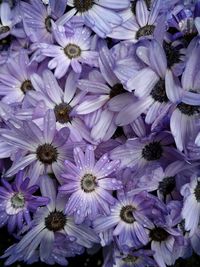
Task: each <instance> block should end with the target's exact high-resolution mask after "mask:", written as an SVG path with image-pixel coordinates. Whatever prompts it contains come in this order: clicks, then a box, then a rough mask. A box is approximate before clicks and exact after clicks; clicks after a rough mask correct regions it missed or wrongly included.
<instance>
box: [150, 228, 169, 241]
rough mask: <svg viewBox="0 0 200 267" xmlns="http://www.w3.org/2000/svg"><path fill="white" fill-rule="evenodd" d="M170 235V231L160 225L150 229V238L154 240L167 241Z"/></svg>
mask: <svg viewBox="0 0 200 267" xmlns="http://www.w3.org/2000/svg"><path fill="white" fill-rule="evenodd" d="M168 236H169V233H168V232H167V231H165V229H163V228H161V227H158V228H154V229H152V230H151V231H150V238H151V239H152V240H154V241H158V242H161V241H165V240H166V239H167V238H168Z"/></svg>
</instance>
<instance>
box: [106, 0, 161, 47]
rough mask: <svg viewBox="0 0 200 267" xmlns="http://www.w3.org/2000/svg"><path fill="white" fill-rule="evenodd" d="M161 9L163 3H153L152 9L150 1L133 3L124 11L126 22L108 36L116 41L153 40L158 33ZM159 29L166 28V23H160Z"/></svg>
mask: <svg viewBox="0 0 200 267" xmlns="http://www.w3.org/2000/svg"><path fill="white" fill-rule="evenodd" d="M160 8H161V1H157V0H155V1H153V4H152V5H151V7H150V6H149V3H148V1H145V0H138V1H135V0H133V1H131V5H130V7H129V9H127V10H126V11H124V12H123V11H122V15H121V16H122V17H123V18H124V22H123V23H122V24H121V25H119V26H117V27H115V28H114V29H113V31H112V33H111V34H109V35H108V36H109V37H111V38H114V39H120V40H129V41H131V42H134V43H136V42H138V40H140V39H144V38H152V37H153V36H154V35H155V32H156V26H157V23H158V19H159V17H158V15H159V11H160ZM158 25H159V27H160V28H161V29H162V28H163V27H164V22H163V21H159V23H158Z"/></svg>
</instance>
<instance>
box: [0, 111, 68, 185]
mask: <svg viewBox="0 0 200 267" xmlns="http://www.w3.org/2000/svg"><path fill="white" fill-rule="evenodd" d="M68 137H69V129H68V128H63V129H61V130H60V131H56V119H55V115H54V113H53V111H51V110H49V111H47V113H46V115H45V117H44V121H43V129H42V130H41V129H40V128H39V127H38V126H37V124H36V123H34V122H32V121H29V122H23V126H22V127H21V128H19V129H17V128H15V127H13V128H12V129H11V130H9V129H7V130H6V129H4V130H3V131H2V133H1V138H2V139H3V140H4V141H6V142H7V143H8V144H11V145H13V146H15V147H16V148H18V150H19V149H20V150H21V153H19V156H20V160H19V158H17V159H16V160H15V161H14V162H13V164H12V166H11V167H10V168H9V170H7V172H6V174H5V176H6V177H10V176H12V175H14V174H15V173H17V172H18V171H19V170H21V169H24V168H25V167H27V166H29V175H30V177H31V181H30V183H31V184H32V185H33V184H35V183H37V181H38V178H39V176H40V175H41V174H43V173H48V172H53V173H54V174H55V175H56V177H57V178H58V179H59V175H60V172H61V170H62V164H63V162H64V160H65V159H67V158H69V159H71V157H72V146H71V145H70V144H69V143H67V139H68Z"/></svg>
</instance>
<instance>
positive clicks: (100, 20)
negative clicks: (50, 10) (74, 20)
mask: <svg viewBox="0 0 200 267" xmlns="http://www.w3.org/2000/svg"><path fill="white" fill-rule="evenodd" d="M67 4H68V5H69V6H70V7H73V8H72V9H71V10H70V11H69V12H67V13H66V14H65V15H63V16H62V17H61V18H60V20H59V23H60V24H65V23H66V22H67V21H68V20H69V18H71V17H72V16H74V15H77V16H78V17H79V16H80V17H81V18H82V19H83V21H84V23H85V25H87V26H88V27H90V28H91V29H92V30H93V31H94V32H95V33H97V34H98V35H99V36H100V37H102V38H105V37H106V35H107V34H109V33H111V32H112V28H113V27H115V26H117V25H120V24H121V23H122V21H123V20H122V18H121V17H120V16H119V14H117V12H118V11H119V10H123V9H125V8H127V7H128V6H129V4H130V0H123V1H120V0H84V1H83V0H68V2H67Z"/></svg>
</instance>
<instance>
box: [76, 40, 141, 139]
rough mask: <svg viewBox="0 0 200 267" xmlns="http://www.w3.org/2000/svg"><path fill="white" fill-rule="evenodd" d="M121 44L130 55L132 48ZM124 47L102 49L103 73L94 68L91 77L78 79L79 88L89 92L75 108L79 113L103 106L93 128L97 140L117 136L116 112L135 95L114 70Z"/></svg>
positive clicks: (100, 65) (101, 63)
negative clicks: (125, 87)
mask: <svg viewBox="0 0 200 267" xmlns="http://www.w3.org/2000/svg"><path fill="white" fill-rule="evenodd" d="M120 47H121V50H122V51H123V50H125V51H124V53H127V56H128V54H129V53H128V51H127V50H129V47H128V46H125V45H124V47H123V45H122V46H120ZM120 47H119V48H118V49H117V48H116V49H115V50H116V51H113V50H114V49H113V50H109V49H108V48H107V47H106V46H103V47H101V49H100V51H99V67H100V72H99V71H97V70H94V71H91V72H90V74H89V79H80V80H79V81H78V87H79V88H80V89H81V90H82V91H83V92H87V95H86V96H85V97H84V99H83V100H82V102H81V103H79V104H78V105H77V107H76V109H75V110H76V112H77V114H80V115H87V114H90V113H92V112H94V111H97V110H99V109H100V108H102V109H103V110H102V113H101V116H100V118H99V120H98V121H97V122H96V123H95V124H94V125H93V127H92V130H91V137H92V138H93V139H94V140H102V139H103V140H108V139H109V138H110V137H111V136H112V135H113V133H114V132H115V130H116V128H117V125H116V124H115V123H114V118H115V116H116V114H117V113H118V112H119V111H120V110H121V109H122V108H123V107H124V106H125V105H126V104H127V102H131V100H132V98H134V96H133V95H132V94H131V93H130V92H128V91H126V90H125V89H124V86H123V84H122V83H121V81H120V80H119V79H118V78H117V77H116V75H115V73H114V67H115V65H116V62H118V60H119V59H120V55H121V53H120V52H119V51H117V50H120ZM114 52H115V57H114ZM117 52H118V53H117ZM135 65H137V64H135ZM130 67H132V66H130ZM135 67H136V66H135ZM132 70H133V68H132Z"/></svg>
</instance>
